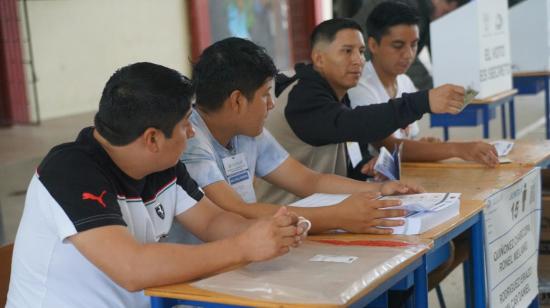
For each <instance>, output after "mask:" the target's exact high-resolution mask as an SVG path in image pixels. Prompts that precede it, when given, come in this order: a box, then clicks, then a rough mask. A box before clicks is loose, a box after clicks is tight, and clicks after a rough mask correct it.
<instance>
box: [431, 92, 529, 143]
mask: <svg viewBox="0 0 550 308" xmlns="http://www.w3.org/2000/svg"><path fill="white" fill-rule="evenodd" d="M517 93H518V90H516V89H511V90H508V91H504V92H501V93H497V94H495V95H493V96H490V97H487V98H483V99H475V100H473V101H472V103H470V104H469V105H468V106H466V108H464V110H463V111H462V112H461V113H459V114H456V115H451V114H431V115H430V126H431V127H443V139H444V140H449V127H451V126H478V125H479V124H482V125H483V138H485V139H487V138H489V121H490V120H491V119H493V118H494V113H495V109H496V108H497V107H501V109H500V111H501V117H502V119H501V120H502V138H505V139H506V138H507V137H508V135H507V129H506V109H505V104H506V103H508V108H509V111H510V112H509V115H510V136H511V138H512V139H514V138H515V137H516V126H515V123H516V122H515V112H514V95H516V94H517Z"/></svg>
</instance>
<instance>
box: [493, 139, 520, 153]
mask: <svg viewBox="0 0 550 308" xmlns="http://www.w3.org/2000/svg"><path fill="white" fill-rule="evenodd" d="M491 144H492V145H493V146H494V147H495V149H496V150H497V153H498V157H501V156H506V155H508V153H510V151H511V150H512V148H513V147H514V142H513V141H508V140H495V141H491Z"/></svg>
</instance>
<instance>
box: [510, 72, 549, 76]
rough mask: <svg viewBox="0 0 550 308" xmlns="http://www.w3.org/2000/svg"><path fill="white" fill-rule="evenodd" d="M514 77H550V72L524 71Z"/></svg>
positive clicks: (514, 74)
mask: <svg viewBox="0 0 550 308" xmlns="http://www.w3.org/2000/svg"><path fill="white" fill-rule="evenodd" d="M513 76H514V77H543V76H550V71H524V72H515V73H513Z"/></svg>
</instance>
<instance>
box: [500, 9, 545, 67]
mask: <svg viewBox="0 0 550 308" xmlns="http://www.w3.org/2000/svg"><path fill="white" fill-rule="evenodd" d="M509 13H510V16H509V17H510V41H511V50H512V70H513V71H515V72H531V71H549V70H550V20H549V16H550V0H526V1H523V2H520V3H518V4H516V5H514V6H513V7H511V8H510V12H509Z"/></svg>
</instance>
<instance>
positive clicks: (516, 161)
mask: <svg viewBox="0 0 550 308" xmlns="http://www.w3.org/2000/svg"><path fill="white" fill-rule="evenodd" d="M513 141H514V147H513V148H512V150H511V151H510V153H508V155H507V156H505V158H508V159H509V160H510V161H511V162H510V163H502V164H500V165H499V166H498V167H497V168H517V167H522V166H525V167H534V166H537V165H540V164H542V163H543V162H545V161H546V160H548V159H549V158H550V140H537V141H533V140H521V139H518V140H513ZM402 166H403V168H482V169H490V168H489V167H487V166H485V165H483V164H481V163H477V162H472V161H464V160H462V159H459V158H450V159H446V160H442V161H437V162H403V163H402Z"/></svg>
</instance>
